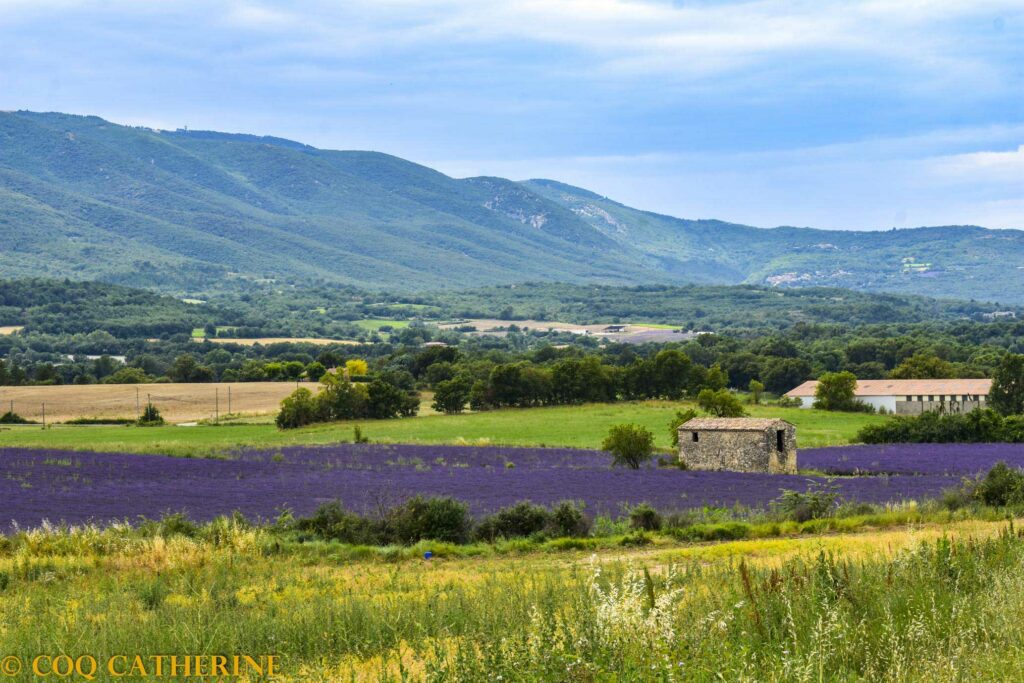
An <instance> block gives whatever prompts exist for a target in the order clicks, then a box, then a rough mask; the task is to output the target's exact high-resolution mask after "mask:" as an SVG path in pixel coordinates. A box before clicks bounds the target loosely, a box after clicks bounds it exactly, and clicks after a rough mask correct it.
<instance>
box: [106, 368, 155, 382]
mask: <svg viewBox="0 0 1024 683" xmlns="http://www.w3.org/2000/svg"><path fill="white" fill-rule="evenodd" d="M151 381H152V378H151V377H150V376H149V375H147V374H146V373H145V372H143V371H142V369H141V368H121V369H120V370H118V371H117V372H115V373H114V374H112V375H110V376H109V377H107V378H106V379H104V380H103V383H104V384H144V383H146V382H151Z"/></svg>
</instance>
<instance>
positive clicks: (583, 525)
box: [548, 500, 590, 537]
mask: <svg viewBox="0 0 1024 683" xmlns="http://www.w3.org/2000/svg"><path fill="white" fill-rule="evenodd" d="M548 531H549V532H550V534H551V535H552V536H560V537H561V536H572V537H579V536H586V535H587V534H589V533H590V520H589V519H587V517H586V516H584V514H583V505H582V504H577V503H575V502H572V501H568V500H566V501H562V502H561V503H559V504H558V505H556V506H555V507H554V508H553V509H552V510H551V520H550V521H549V523H548Z"/></svg>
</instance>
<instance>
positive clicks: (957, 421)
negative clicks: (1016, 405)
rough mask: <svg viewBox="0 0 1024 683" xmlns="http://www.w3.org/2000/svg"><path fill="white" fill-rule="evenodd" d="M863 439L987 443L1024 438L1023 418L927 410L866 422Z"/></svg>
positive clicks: (860, 434)
mask: <svg viewBox="0 0 1024 683" xmlns="http://www.w3.org/2000/svg"><path fill="white" fill-rule="evenodd" d="M857 440H858V441H862V442H864V443H985V442H999V441H1007V442H1013V443H1020V442H1024V419H1022V418H1020V417H1017V416H1013V417H1003V416H1001V415H1000V414H999V413H997V412H995V411H994V410H990V409H987V408H986V409H984V410H972V411H971V412H969V413H963V414H952V415H947V414H942V413H938V412H932V411H929V412H926V413H923V414H921V415H918V416H916V417H896V418H893V419H891V420H888V421H886V422H883V423H881V424H877V425H867V426H865V427H863V428H862V429H861V430H860V431H859V432H858V433H857Z"/></svg>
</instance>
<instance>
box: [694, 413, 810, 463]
mask: <svg viewBox="0 0 1024 683" xmlns="http://www.w3.org/2000/svg"><path fill="white" fill-rule="evenodd" d="M679 460H680V461H681V462H683V463H684V464H685V465H686V466H687V467H689V468H690V469H694V470H728V471H731V472H768V473H771V474H795V473H796V427H794V426H793V425H791V424H790V423H788V422H786V421H785V420H773V419H764V418H752V417H695V418H694V419H692V420H690V421H688V422H686V423H684V424H683V425H682V426H680V427H679Z"/></svg>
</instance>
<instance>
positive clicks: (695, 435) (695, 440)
mask: <svg viewBox="0 0 1024 683" xmlns="http://www.w3.org/2000/svg"><path fill="white" fill-rule="evenodd" d="M698 441H700V435H699V434H698V433H697V432H694V433H693V442H694V443H697V442H698Z"/></svg>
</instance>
